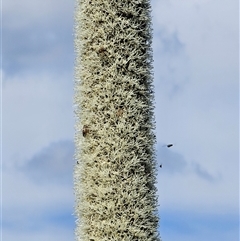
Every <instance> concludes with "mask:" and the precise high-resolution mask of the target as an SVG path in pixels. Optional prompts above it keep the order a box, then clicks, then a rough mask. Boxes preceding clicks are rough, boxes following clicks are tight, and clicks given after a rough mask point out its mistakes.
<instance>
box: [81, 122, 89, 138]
mask: <svg viewBox="0 0 240 241" xmlns="http://www.w3.org/2000/svg"><path fill="white" fill-rule="evenodd" d="M88 133H89V129H88V126H86V125H84V126H83V129H82V134H83V136H84V137H85V136H86V135H87V134H88Z"/></svg>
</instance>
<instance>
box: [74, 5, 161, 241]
mask: <svg viewBox="0 0 240 241" xmlns="http://www.w3.org/2000/svg"><path fill="white" fill-rule="evenodd" d="M75 51H76V61H75V106H76V109H75V115H76V126H75V130H76V135H75V145H76V153H75V157H76V160H77V163H78V164H76V166H75V174H74V180H75V197H76V206H75V212H76V216H77V218H78V220H77V228H76V238H77V241H80V240H82V241H89V240H90V241H104V240H113V241H114V240H116V241H123V240H125V241H127V240H129V241H133V240H136V241H140V240H144V241H150V240H155V241H156V240H159V238H158V234H157V227H158V217H157V213H156V207H157V197H156V188H155V186H154V184H155V174H156V173H155V171H156V169H155V154H154V153H155V150H154V144H155V135H154V128H155V126H154V125H155V124H154V118H153V108H154V106H153V86H152V51H151V16H150V1H149V0H114V1H113V0H76V12H75Z"/></svg>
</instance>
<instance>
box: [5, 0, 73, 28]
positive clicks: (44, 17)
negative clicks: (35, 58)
mask: <svg viewBox="0 0 240 241" xmlns="http://www.w3.org/2000/svg"><path fill="white" fill-rule="evenodd" d="M3 9H4V11H3V19H4V22H3V23H4V27H6V28H8V29H13V30H17V29H21V28H26V27H29V26H35V27H36V26H38V25H49V24H52V23H55V24H56V23H57V21H60V22H61V23H62V24H66V22H69V21H72V18H73V13H74V1H64V0H59V1H56V0H49V1H41V0H34V1H31V0H23V1H21V2H15V1H14V0H8V1H3Z"/></svg>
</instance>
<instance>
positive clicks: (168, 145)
mask: <svg viewBox="0 0 240 241" xmlns="http://www.w3.org/2000/svg"><path fill="white" fill-rule="evenodd" d="M164 146H166V147H167V148H170V147H172V146H173V144H167V145H164ZM164 146H163V147H164Z"/></svg>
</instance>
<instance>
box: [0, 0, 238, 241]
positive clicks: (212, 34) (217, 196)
mask: <svg viewBox="0 0 240 241" xmlns="http://www.w3.org/2000/svg"><path fill="white" fill-rule="evenodd" d="M152 9H153V11H152V16H153V30H154V31H153V51H154V81H155V82H154V84H155V94H156V96H155V101H156V108H155V116H156V122H157V161H158V164H162V165H163V168H161V169H160V168H159V170H158V177H157V180H158V183H157V188H158V195H159V205H160V206H159V214H160V228H159V230H160V235H161V237H162V240H163V241H172V240H178V241H190V240H191V241H192V240H194V241H200V240H211V241H226V240H231V241H237V240H239V231H238V230H239V83H238V79H239V51H238V42H239V33H238V28H239V26H238V11H239V7H238V1H236V0H228V1H222V0H184V1H173V0H152ZM73 11H74V1H69V2H68V1H65V0H58V1H56V0H49V1H45V2H43V1H40V0H31V1H30V0H22V1H21V3H20V2H16V1H14V0H8V1H6V0H5V1H3V13H2V14H3V26H2V27H3V37H2V41H3V64H2V66H1V73H2V77H3V80H2V94H3V97H2V101H3V105H2V114H3V133H2V138H3V143H2V150H3V151H2V156H3V163H2V166H3V168H2V180H3V184H2V194H3V195H2V200H3V203H2V210H3V223H2V230H3V240H4V241H12V240H16V239H17V240H19V241H40V240H51V241H55V240H56V241H63V240H70V241H71V240H72V241H73V240H74V225H75V224H74V216H73V212H74V210H73V206H74V196H73V184H72V171H73V164H74V160H73V153H74V145H73V136H74V118H73V106H72V101H73V64H74V50H73ZM172 142H173V143H174V144H175V145H174V146H173V147H172V148H170V149H167V148H164V147H162V146H163V145H164V144H166V143H172Z"/></svg>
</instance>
